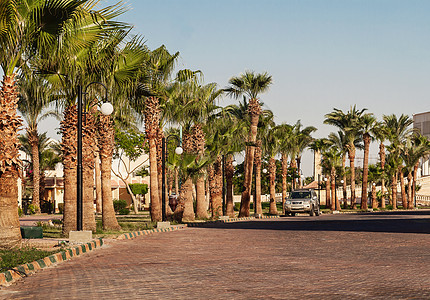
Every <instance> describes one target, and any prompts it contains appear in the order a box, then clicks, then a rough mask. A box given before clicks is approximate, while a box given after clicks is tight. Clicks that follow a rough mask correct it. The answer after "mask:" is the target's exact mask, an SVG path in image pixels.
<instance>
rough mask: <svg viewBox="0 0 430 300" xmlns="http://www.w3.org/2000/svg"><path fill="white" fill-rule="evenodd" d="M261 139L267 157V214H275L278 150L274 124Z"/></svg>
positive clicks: (276, 211) (277, 135) (277, 138)
mask: <svg viewBox="0 0 430 300" xmlns="http://www.w3.org/2000/svg"><path fill="white" fill-rule="evenodd" d="M262 141H263V150H264V151H263V152H264V154H265V155H266V156H267V157H268V158H269V166H268V167H269V178H270V180H269V186H270V207H269V214H271V215H277V214H278V210H277V208H276V198H275V197H276V190H275V180H276V160H275V156H276V154H278V152H279V134H278V132H277V128H276V126H273V127H271V128H269V130H268V131H267V132H266V134H265V135H264V136H263V137H262Z"/></svg>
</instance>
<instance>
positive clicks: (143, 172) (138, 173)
mask: <svg viewBox="0 0 430 300" xmlns="http://www.w3.org/2000/svg"><path fill="white" fill-rule="evenodd" d="M136 176H141V177H146V176H149V171H148V169H147V167H146V166H144V167H141V168H140V169H139V170H137V171H136Z"/></svg>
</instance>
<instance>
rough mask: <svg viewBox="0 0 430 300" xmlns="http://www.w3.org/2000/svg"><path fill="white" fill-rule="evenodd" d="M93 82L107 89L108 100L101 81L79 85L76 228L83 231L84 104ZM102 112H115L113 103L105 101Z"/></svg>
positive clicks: (107, 113)
mask: <svg viewBox="0 0 430 300" xmlns="http://www.w3.org/2000/svg"><path fill="white" fill-rule="evenodd" d="M93 84H99V85H101V86H102V87H103V88H104V89H105V101H106V100H107V95H108V89H107V87H106V86H105V85H104V84H103V83H101V82H91V83H89V84H88V85H87V86H86V87H85V90H83V89H82V86H81V85H78V142H77V147H78V149H77V152H78V153H77V168H78V169H77V197H76V204H77V209H76V213H77V226H76V229H77V230H78V231H81V230H82V229H83V226H82V214H83V201H82V199H83V189H82V184H83V183H82V177H83V176H82V114H83V105H84V102H85V96H86V95H87V94H88V93H87V89H88V87H89V86H91V85H93ZM100 110H101V112H102V113H103V114H104V115H110V114H111V113H112V112H113V106H112V104H110V103H108V102H105V103H103V105H102V106H101V108H100Z"/></svg>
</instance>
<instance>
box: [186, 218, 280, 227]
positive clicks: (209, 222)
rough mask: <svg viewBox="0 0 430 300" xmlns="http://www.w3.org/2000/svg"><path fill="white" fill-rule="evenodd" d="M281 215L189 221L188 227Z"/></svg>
mask: <svg viewBox="0 0 430 300" xmlns="http://www.w3.org/2000/svg"><path fill="white" fill-rule="evenodd" d="M279 217H280V216H261V217H260V218H256V217H243V218H231V219H227V220H214V221H206V222H188V223H185V224H187V226H188V227H199V226H204V225H207V224H214V223H232V222H239V221H247V220H257V219H274V218H279Z"/></svg>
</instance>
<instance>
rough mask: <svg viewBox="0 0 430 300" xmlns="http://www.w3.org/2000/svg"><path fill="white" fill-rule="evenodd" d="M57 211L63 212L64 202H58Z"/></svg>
mask: <svg viewBox="0 0 430 300" xmlns="http://www.w3.org/2000/svg"><path fill="white" fill-rule="evenodd" d="M58 211H59V212H60V214H63V213H64V203H58Z"/></svg>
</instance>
